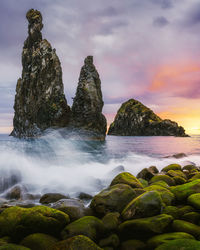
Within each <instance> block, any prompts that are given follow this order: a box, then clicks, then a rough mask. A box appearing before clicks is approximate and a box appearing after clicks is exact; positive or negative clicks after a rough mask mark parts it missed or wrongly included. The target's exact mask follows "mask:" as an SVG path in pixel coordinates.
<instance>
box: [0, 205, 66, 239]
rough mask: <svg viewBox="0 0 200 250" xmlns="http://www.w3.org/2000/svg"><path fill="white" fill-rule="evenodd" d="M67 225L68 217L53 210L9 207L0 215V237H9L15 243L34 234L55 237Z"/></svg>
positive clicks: (43, 207)
mask: <svg viewBox="0 0 200 250" xmlns="http://www.w3.org/2000/svg"><path fill="white" fill-rule="evenodd" d="M68 223H69V216H68V215H67V214H65V213H63V212H61V211H58V210H55V209H53V208H49V207H45V206H36V207H33V208H21V207H11V208H7V209H5V210H4V211H3V212H2V213H1V214H0V237H2V236H10V237H11V239H12V240H13V241H14V242H16V241H20V240H22V239H23V238H24V237H26V236H27V235H29V234H32V233H36V232H37V233H45V234H50V235H52V236H57V235H59V233H60V231H61V230H62V229H63V228H64V227H65V226H66V225H67V224H68Z"/></svg>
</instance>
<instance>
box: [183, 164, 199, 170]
mask: <svg viewBox="0 0 200 250" xmlns="http://www.w3.org/2000/svg"><path fill="white" fill-rule="evenodd" d="M183 170H188V171H191V170H198V167H197V166H195V165H192V164H189V165H185V166H184V167H183Z"/></svg>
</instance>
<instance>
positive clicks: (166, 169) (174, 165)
mask: <svg viewBox="0 0 200 250" xmlns="http://www.w3.org/2000/svg"><path fill="white" fill-rule="evenodd" d="M169 170H181V165H179V164H170V165H168V166H166V167H164V168H163V169H162V172H168V171H169Z"/></svg>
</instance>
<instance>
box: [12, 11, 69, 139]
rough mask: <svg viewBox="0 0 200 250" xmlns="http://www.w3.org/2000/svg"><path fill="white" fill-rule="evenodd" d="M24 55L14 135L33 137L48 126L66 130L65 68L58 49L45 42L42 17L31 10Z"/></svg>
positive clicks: (17, 88) (15, 107)
mask: <svg viewBox="0 0 200 250" xmlns="http://www.w3.org/2000/svg"><path fill="white" fill-rule="evenodd" d="M26 18H27V20H28V22H29V25H28V37H27V39H26V41H25V42H24V47H23V52H22V66H23V70H22V77H21V78H20V79H19V80H18V82H17V87H16V96H15V105H14V109H15V115H14V120H13V125H14V128H13V131H12V133H11V135H13V136H16V137H34V136H37V135H39V134H40V133H41V132H42V131H44V130H45V129H47V128H49V127H54V126H55V127H64V126H66V125H67V124H68V122H69V118H70V108H69V106H68V105H67V101H66V98H65V95H64V89H63V88H64V87H63V81H62V69H61V65H60V60H59V58H58V56H57V55H56V52H55V49H52V47H51V44H50V43H49V42H48V41H47V40H43V39H42V33H41V30H42V28H43V24H42V15H41V13H40V12H39V11H38V10H34V9H31V10H29V11H28V12H27V14H26Z"/></svg>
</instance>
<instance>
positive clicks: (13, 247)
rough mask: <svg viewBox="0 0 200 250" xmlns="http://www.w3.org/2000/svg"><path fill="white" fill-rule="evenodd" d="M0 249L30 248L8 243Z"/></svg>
mask: <svg viewBox="0 0 200 250" xmlns="http://www.w3.org/2000/svg"><path fill="white" fill-rule="evenodd" d="M0 249H1V250H31V249H30V248H27V247H24V246H21V245H17V244H12V243H8V244H5V245H3V246H1V247H0Z"/></svg>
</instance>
